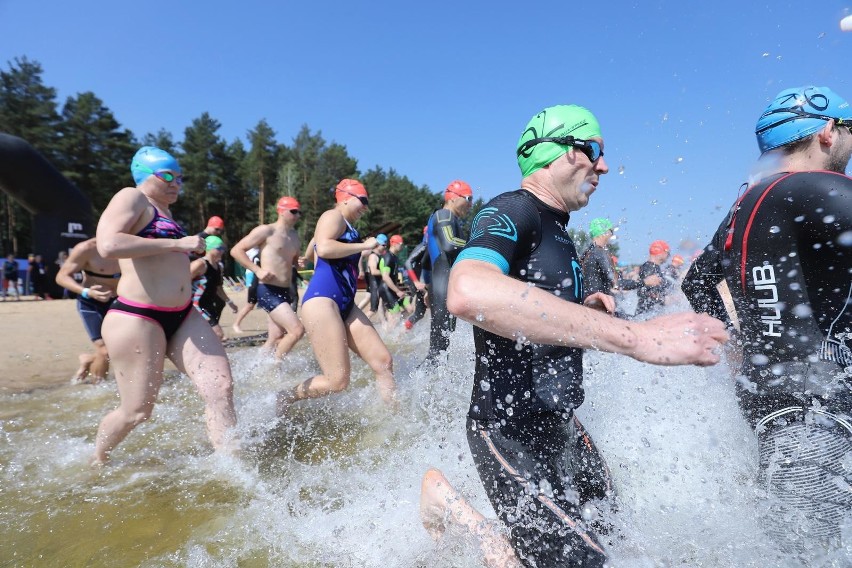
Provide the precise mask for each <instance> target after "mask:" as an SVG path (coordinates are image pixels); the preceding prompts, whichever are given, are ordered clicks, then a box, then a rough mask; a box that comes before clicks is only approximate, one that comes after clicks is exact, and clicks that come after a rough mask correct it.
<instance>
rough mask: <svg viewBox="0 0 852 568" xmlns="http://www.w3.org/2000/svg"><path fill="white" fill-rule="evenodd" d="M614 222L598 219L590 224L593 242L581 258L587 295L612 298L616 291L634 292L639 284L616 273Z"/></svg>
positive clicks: (602, 218) (590, 234)
mask: <svg viewBox="0 0 852 568" xmlns="http://www.w3.org/2000/svg"><path fill="white" fill-rule="evenodd" d="M613 231H614V227H613V225H612V221H610V220H609V219H607V218H605V217H597V218H595V219H592V222H591V223H589V236H590V237H591V238H592V242H591V243H589V248H587V249H586V250H585V252H584V253H583V256H582V257H581V258H580V264H581V265H582V267H583V288H584V289H585V291H586V295H587V296H588V295H589V294H594V293H595V292H602V293H604V294H609V295H610V296H611V295H612V294H613V292H614V291H615V290H616V289H620V290H633V289H635V288H636V287H637V286H639V283H638V282H636V281H635V280H625V279H621V278H619V276H618V275H617V274H616V272H615V264H614V262H613V260H612V252H610V250H609V243H610V241H611V240H612V239H613V234H614V233H613Z"/></svg>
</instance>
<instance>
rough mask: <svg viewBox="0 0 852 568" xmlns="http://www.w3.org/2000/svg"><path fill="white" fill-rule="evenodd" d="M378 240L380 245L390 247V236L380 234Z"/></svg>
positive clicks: (377, 236)
mask: <svg viewBox="0 0 852 568" xmlns="http://www.w3.org/2000/svg"><path fill="white" fill-rule="evenodd" d="M376 240H377V241H379V244H380V245H385V246H387V245H388V236H387V235H386V234H384V233H379V234H378V235H376Z"/></svg>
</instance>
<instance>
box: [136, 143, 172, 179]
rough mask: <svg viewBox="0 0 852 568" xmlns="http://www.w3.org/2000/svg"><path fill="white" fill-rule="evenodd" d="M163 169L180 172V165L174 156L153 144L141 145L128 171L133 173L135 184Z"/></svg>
mask: <svg viewBox="0 0 852 568" xmlns="http://www.w3.org/2000/svg"><path fill="white" fill-rule="evenodd" d="M163 170H169V171H171V172H174V173H176V174H179V173H181V169H180V165H178V162H177V160H176V159H175V157H174V156H172V155H171V154H169V153H168V152H166V151H165V150H161V149H159V148H157V147H155V146H142V147H141V148H139V150H138V151H137V152H136V155H134V156H133V160H132V161H131V162H130V173H131V174H133V181H135V182H136V185H139V184H140V183H142V182H143V181H145V180H146V179H148V177H149V176H151V175H153V173H154V172H160V171H163Z"/></svg>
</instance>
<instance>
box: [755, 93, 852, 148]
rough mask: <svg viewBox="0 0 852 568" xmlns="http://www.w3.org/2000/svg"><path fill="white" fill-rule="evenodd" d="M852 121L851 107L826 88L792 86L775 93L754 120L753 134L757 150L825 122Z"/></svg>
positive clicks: (812, 131) (801, 135) (804, 133)
mask: <svg viewBox="0 0 852 568" xmlns="http://www.w3.org/2000/svg"><path fill="white" fill-rule="evenodd" d="M834 119H841V120H843V121H844V122H846V121H852V109H850V107H849V103H847V102H846V101H845V100H844V99H842V98H841V97H840V95H838V94H837V93H835V92H834V91H832V90H831V89H829V88H828V87H814V86H811V85H809V86H805V87H796V88H792V89H785V90H783V91H781V92H780V93H778V96H776V97H775V100H773V101H772V102H771V103H770V104H769V106H768V107H766V110H764V111H763V114H761V115H760V118H759V119H758V121H757V126H756V127H755V131H754V133H755V134H756V135H757V145H758V146H759V147H760V151H761V153H763V152H768V151H769V150H773V149H775V148H778V147H780V146H784V145H786V144H789V143H790V142H795V141H796V140H801V139H802V138H806V137H808V136H810V135H812V134H815V133H817V132H819V131H820V130H822V129H823V128H825V125H826V122H827V121H830V120H834Z"/></svg>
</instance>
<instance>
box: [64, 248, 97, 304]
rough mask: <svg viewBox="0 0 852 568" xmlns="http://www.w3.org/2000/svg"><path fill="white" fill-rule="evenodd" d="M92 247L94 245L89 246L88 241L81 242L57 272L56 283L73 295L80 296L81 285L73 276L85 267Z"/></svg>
mask: <svg viewBox="0 0 852 568" xmlns="http://www.w3.org/2000/svg"><path fill="white" fill-rule="evenodd" d="M94 246H95V245H94V243H91V244H90V243H89V241H83V242H82V243H80V244H78V245H77V246H75V247H74V248H73V249H71V253H70V254H69V255H68V260H66V261H65V262H64V263H62V266H61V267H60V268H59V272H57V273H56V283H57V284H59V285H60V286H62V287H63V288H65V289H66V290H70V291H71V292H74V293H75V294H78V295H79V294H81V293H82V292H83V285H82V284H80V283H79V282H77V281H76V280H74V274H75V273H77V272H82V271H83V269H84V268H85V267H86V264H88V262H89V256H90V255H91V254H92V249H93V248H94Z"/></svg>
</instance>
